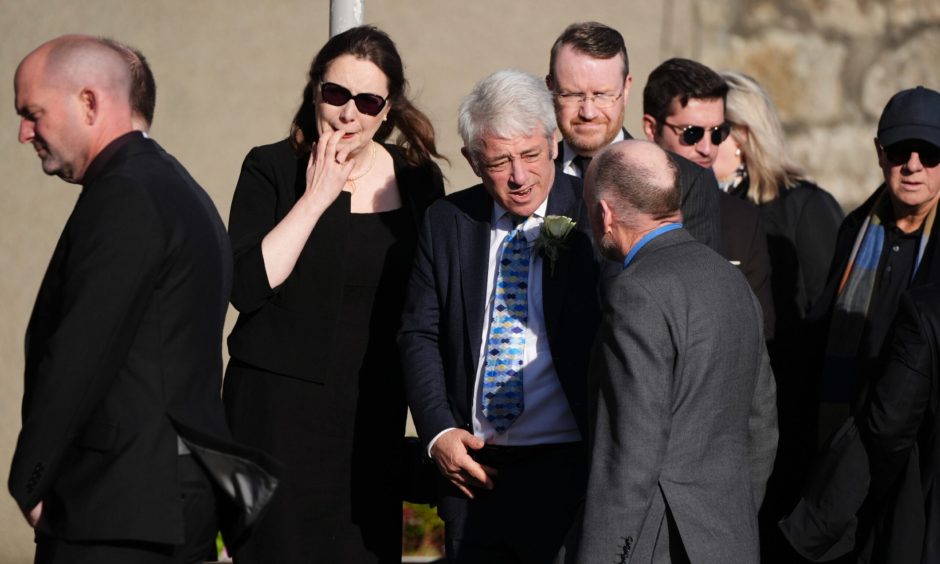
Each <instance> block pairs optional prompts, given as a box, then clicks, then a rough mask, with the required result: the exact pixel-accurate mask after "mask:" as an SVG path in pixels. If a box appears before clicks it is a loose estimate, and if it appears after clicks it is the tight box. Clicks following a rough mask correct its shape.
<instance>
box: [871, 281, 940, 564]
mask: <svg viewBox="0 0 940 564" xmlns="http://www.w3.org/2000/svg"><path fill="white" fill-rule="evenodd" d="M889 350H890V353H889V355H888V361H887V367H886V368H885V371H884V374H883V375H881V376H880V377H879V378H877V379H875V381H874V382H872V385H871V389H870V391H869V394H868V401H867V402H866V408H865V409H864V410H863V412H862V415H861V417H859V431H860V432H861V435H862V440H863V441H864V442H865V447H866V449H867V450H868V459H869V465H870V468H871V486H870V488H869V493H868V496H869V497H868V502H867V503H868V505H869V506H870V508H871V510H872V511H873V513H874V518H873V519H872V522H873V523H874V526H873V527H872V530H871V532H870V535H871V536H870V537H869V538H868V539H867V542H865V543H864V545H863V548H862V550H863V552H870V558H871V562H891V563H907V562H910V563H912V564H913V563H920V562H937V561H938V560H940V536H938V534H937V532H938V526H940V483H938V482H940V444H938V441H940V419H938V417H937V415H938V411H940V285H938V284H936V283H932V284H927V285H923V286H919V287H917V288H913V289H911V290H909V291H908V292H907V293H905V294H904V295H903V296H902V297H901V304H900V308H899V311H898V316H897V319H896V322H895V328H894V339H893V343H892V344H891V347H890V349H889ZM860 540H861V539H860Z"/></svg>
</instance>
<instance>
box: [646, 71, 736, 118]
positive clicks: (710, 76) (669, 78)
mask: <svg viewBox="0 0 940 564" xmlns="http://www.w3.org/2000/svg"><path fill="white" fill-rule="evenodd" d="M727 94H728V85H727V84H726V83H725V79H723V78H721V75H719V74H718V73H717V72H715V71H713V70H712V69H710V68H708V67H706V66H705V65H703V64H702V63H697V62H695V61H693V60H690V59H679V58H674V59H669V60H668V61H666V62H664V63H663V64H661V65H659V66H658V67H656V68H655V69H653V72H651V73H650V76H649V79H647V81H646V87H645V88H643V113H644V114H649V115H651V116H653V118H654V119H655V120H656V128H657V131H656V133H657V134H658V133H659V132H661V131H662V129H663V123H665V121H666V118H667V117H669V106H671V105H672V101H673V100H675V99H677V98H678V100H679V104H680V105H681V106H682V107H683V108H684V107H686V105H688V103H689V100H691V99H693V98H694V99H696V100H716V99H721V101H722V102H724V100H725V96H727Z"/></svg>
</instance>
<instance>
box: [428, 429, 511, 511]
mask: <svg viewBox="0 0 940 564" xmlns="http://www.w3.org/2000/svg"><path fill="white" fill-rule="evenodd" d="M484 444H485V443H484V442H483V439H481V438H479V437H475V436H473V435H471V434H470V433H468V432H467V431H465V430H463V429H451V430H450V431H447V432H446V433H444V434H443V435H441V436H440V437H438V438H437V440H436V441H434V446H432V447H431V458H433V459H434V462H436V463H437V468H438V470H440V471H441V474H443V475H444V476H445V477H446V478H447V479H448V480H450V481H451V483H452V484H454V485H455V486H456V487H457V489H459V490H460V491H462V492H463V493H464V495H466V496H467V497H469V498H470V499H473V491H472V490H471V489H470V488H471V487H476V488H486V489H488V490H491V489H493V480H492V477H493V476H496V474H497V472H496V470H495V469H494V468H490V467H489V466H484V465H482V464H480V463H479V462H477V461H476V460H474V459H473V458H471V457H470V454H469V450H468V449H472V450H479V449H481V448H483V445H484Z"/></svg>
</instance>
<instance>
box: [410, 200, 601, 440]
mask: <svg viewBox="0 0 940 564" xmlns="http://www.w3.org/2000/svg"><path fill="white" fill-rule="evenodd" d="M547 204H548V200H547V199H546V201H544V202H542V205H541V206H539V207H538V209H537V210H535V213H534V214H532V216H531V217H529V218H528V219H527V220H526V221H525V223H524V224H523V231H524V233H525V236H526V239H527V240H528V242H529V247H530V248H532V247H533V245H535V241H536V239H538V236H539V230H540V228H541V226H542V221H543V219H544V217H545V209H546V207H547ZM491 225H492V227H491V228H490V252H489V259H488V260H487V266H486V295H487V296H488V298H487V300H486V306H485V309H484V311H483V319H484V320H485V321H484V323H483V329H482V335H481V337H482V338H481V342H480V360H479V362H478V364H477V372H476V378H475V381H474V385H473V390H474V393H473V434H474V435H476V436H477V437H480V438H482V439H483V440H484V441H485V442H486V443H487V444H492V445H510V446H523V445H539V444H553V443H567V442H575V441H580V440H581V433H580V431H578V425H577V423H576V422H575V419H574V414H572V413H571V407H570V406H569V405H568V398H567V397H566V396H565V392H564V390H562V388H561V382H559V380H558V373H556V372H555V365H554V363H553V362H552V352H551V350H550V349H549V345H548V333H547V331H546V328H545V311H544V308H543V304H542V257H540V256H538V254H537V253H536V252H535V251H534V249H532V253H531V258H530V259H529V260H530V262H529V286H528V293H527V302H528V310H529V311H528V324H527V325H528V326H527V327H526V331H525V353H524V357H523V369H522V394H523V401H524V403H525V409H524V410H523V412H522V415H520V416H519V418H518V419H516V420H515V421H514V422H513V424H512V425H510V426H509V428H508V429H507V430H505V431H503V432H502V433H497V432H496V429H495V428H494V427H493V425H492V424H491V423H490V422H489V421H487V419H486V417H485V416H484V415H483V408H482V405H481V401H480V398H481V390H482V383H483V369H484V365H485V363H486V337H487V336H488V335H489V329H490V322H491V319H490V311H491V309H492V307H493V289H494V287H495V285H496V264H497V262H498V261H499V256H500V253H501V252H502V247H503V240H504V239H505V238H506V235H507V234H509V232H510V231H512V230H513V222H512V217H511V215H510V214H509V212H507V211H506V210H504V209H503V208H502V206H500V205H499V204H497V203H496V202H493V216H492V220H491ZM585 385H587V384H586V383H585ZM447 431H450V429H445V430H443V431H441V432H440V433H438V434H437V436H435V437H434V438H433V439H432V440H431V441H430V443H429V444H428V453H430V450H431V447H432V446H433V445H434V443H435V442H436V441H437V439H438V437H440V436H441V435H443V434H444V433H446V432H447Z"/></svg>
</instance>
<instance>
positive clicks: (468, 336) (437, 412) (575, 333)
mask: <svg viewBox="0 0 940 564" xmlns="http://www.w3.org/2000/svg"><path fill="white" fill-rule="evenodd" d="M492 209H493V200H492V199H491V198H490V196H489V194H488V193H487V192H486V189H485V188H484V187H483V186H482V185H477V186H474V187H472V188H468V189H467V190H463V191H461V192H457V193H455V194H451V195H450V196H448V197H447V198H445V199H443V200H441V201H439V202H436V203H435V204H433V205H432V206H431V207H430V208H428V213H427V217H426V218H425V220H424V223H423V225H422V228H421V232H420V234H419V238H418V251H417V255H416V257H415V266H414V268H413V270H412V274H411V281H410V283H409V288H408V295H407V298H406V302H405V310H404V313H403V315H402V329H401V332H400V334H399V339H398V342H399V345H400V347H401V354H402V363H403V366H404V369H405V388H406V392H407V396H408V404H409V406H410V407H411V413H412V416H413V417H414V421H415V426H416V427H417V430H418V435H419V436H420V437H421V440H422V442H423V443H424V444H425V445H427V443H428V442H429V441H430V440H431V439H433V438H434V437H435V436H436V435H437V434H438V433H440V432H441V431H443V430H444V429H447V428H450V427H461V428H464V429H466V430H468V431H471V432H472V417H473V414H472V405H473V385H474V381H475V378H476V372H477V365H478V362H479V356H480V344H481V342H480V341H481V338H482V331H483V324H484V322H485V320H484V318H483V311H484V306H485V303H486V299H487V297H488V296H487V295H486V273H487V262H488V253H489V241H490V230H491V224H490V221H491V219H492ZM547 214H549V215H564V216H568V217H570V218H571V219H573V220H575V221H576V222H577V227H576V229H574V230H573V231H572V232H571V233H570V235H569V237H568V246H567V248H566V249H565V250H563V251H562V253H561V255H560V257H559V258H558V262H557V263H556V264H555V272H554V275H552V274H551V273H550V269H548V268H545V269H544V270H543V278H542V286H543V287H542V296H543V300H544V302H545V303H544V311H545V324H546V330H547V332H548V337H549V346H550V348H551V351H552V360H553V362H554V364H555V369H556V371H557V372H558V377H559V380H560V381H561V386H562V388H563V389H564V393H565V395H566V396H567V398H568V403H569V405H570V407H571V411H572V412H573V414H574V417H575V419H576V421H577V423H578V426H579V429H580V431H581V434H582V436H584V437H587V432H586V426H585V424H586V405H585V402H586V395H587V381H586V373H587V363H588V357H589V353H590V347H591V345H592V343H593V340H594V334H595V332H596V329H597V324H598V322H599V309H598V301H597V280H598V264H597V261H596V260H595V258H594V253H593V249H592V246H591V238H590V235H589V233H590V225H589V223H588V217H587V210H586V209H585V207H584V203H583V202H582V200H581V181H580V180H579V179H577V178H575V177H573V176H568V175H566V174H556V175H555V182H554V184H553V186H552V189H551V191H550V192H549V196H548V207H547Z"/></svg>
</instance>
